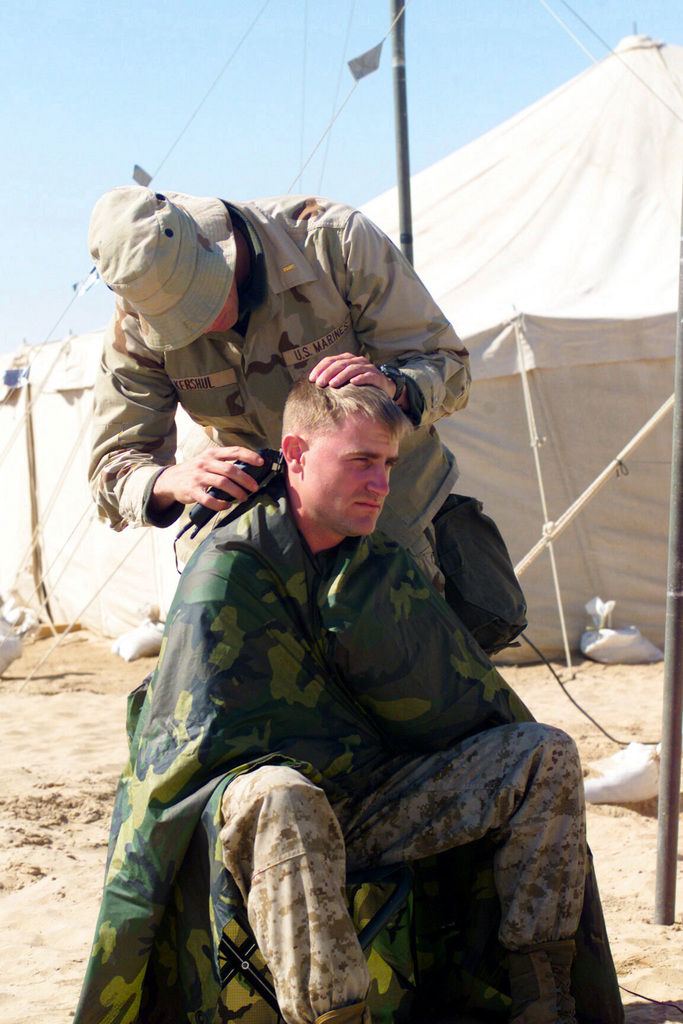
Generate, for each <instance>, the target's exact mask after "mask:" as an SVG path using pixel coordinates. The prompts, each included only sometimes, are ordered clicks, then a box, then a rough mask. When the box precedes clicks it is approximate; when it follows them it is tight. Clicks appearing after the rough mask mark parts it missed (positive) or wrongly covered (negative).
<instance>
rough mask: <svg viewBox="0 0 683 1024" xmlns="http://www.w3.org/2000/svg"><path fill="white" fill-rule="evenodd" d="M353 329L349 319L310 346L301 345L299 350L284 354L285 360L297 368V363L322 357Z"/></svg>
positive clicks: (287, 363) (312, 342) (295, 349)
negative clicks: (314, 357)
mask: <svg viewBox="0 0 683 1024" xmlns="http://www.w3.org/2000/svg"><path fill="white" fill-rule="evenodd" d="M350 329H351V317H350V316H349V317H347V318H346V320H344V322H343V323H341V324H339V326H338V327H334V328H333V329H332V330H331V331H330V332H329V334H323V336H322V338H318V339H317V340H316V341H311V342H309V344H308V345H300V346H299V348H292V349H290V350H289V352H283V353H282V355H283V358H284V360H285V364H286V365H287V366H295V365H296V363H305V362H306V360H307V359H311V358H312V357H313V356H319V355H322V353H323V352H324V351H325V349H327V348H330V346H331V345H334V344H335V343H336V342H337V341H339V339H340V338H343V337H344V335H345V334H348V333H349V330H350Z"/></svg>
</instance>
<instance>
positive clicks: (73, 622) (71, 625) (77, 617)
mask: <svg viewBox="0 0 683 1024" xmlns="http://www.w3.org/2000/svg"><path fill="white" fill-rule="evenodd" d="M146 536H147V531H146V530H143V531H142V534H141V536H140V537H138V539H137V540H136V541H135V543H134V544H133V546H132V547H131V548H130V549H129V550H128V551H127V552H126V554H125V555H124V556H123V558H122V559H121V561H120V562H118V563H117V564H116V565H115V566H114V568H113V569H112V571H111V572H110V573H109V575H108V576H107V577H106V579H105V580H103V582H102V583H101V584H100V586H99V587H98V588H97V590H96V591H95V593H94V594H92V595H91V597H89V598H88V600H87V601H86V603H85V604H84V605H83V607H82V608H81V609H80V611H79V612H78V614H77V615H75V616H74V618H73V619H72V620H71V622H70V623H69V625H68V626H67V628H66V629H65V630H64V632H63V633H60V635H59V636H58V637H57V640H56V641H55V643H54V644H53V645H52V647H51V648H50V650H49V651H48V652H47V654H46V655H45V657H43V658H41V660H40V661H39V662H38V664H37V665H36V666H35V667H34V669H33V671H32V672H30V673H29V675H27V676H26V678H25V679H24V681H23V682H22V684H21V686H20V687H19V689H18V690H17V693H21V691H22V690H23V689H24V687H25V686H26V684H27V683H30V682H31V680H32V679H33V678H34V676H35V675H36V673H37V672H38V671H39V670H40V669H41V668H42V667H43V665H44V664H45V662H46V661H47V660H48V658H51V657H52V655H53V654H54V652H55V651H56V650H57V648H58V647H59V645H60V644H61V643H62V641H63V640H64V639H65V638H66V637H67V636H68V635H69V633H70V632H71V630H72V629H73V628H74V626H75V625H76V623H77V622H78V621H79V620H80V619H81V618H82V616H83V614H84V612H86V611H87V610H88V608H89V607H90V605H91V604H92V603H93V601H94V600H95V598H97V597H99V595H100V594H101V593H102V591H103V590H104V588H105V587H106V586H107V584H108V583H110V582H111V580H112V579H113V578H114V576H115V575H116V573H117V572H118V571H119V569H120V568H121V567H122V566H123V565H124V563H125V562H126V561H127V560H128V559H129V558H130V556H131V555H132V554H133V552H134V551H135V550H136V549H137V548H138V547H139V545H140V544H141V542H142V541H143V540H144V539H145V537H146Z"/></svg>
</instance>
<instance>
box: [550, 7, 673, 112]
mask: <svg viewBox="0 0 683 1024" xmlns="http://www.w3.org/2000/svg"><path fill="white" fill-rule="evenodd" d="M539 3H540V4H542V5H543V7H545V9H546V11H548V13H549V14H551V15H552V16H553V18H554V19H555V21H556V22H557V23H558V24H559V25H561V26H562V28H563V29H564V30H565V32H566V33H567V34H568V35H569V36H570V37H571V38H572V39H573V40H574V42H575V43H576V44H577V46H579V47H580V49H582V50H583V52H584V53H585V54H586V55H587V56H588V57H590V59H591V60H592V61H593V63H594V64H599V63H600V61H598V60H597V59H596V58H595V57H594V56H593V54H592V53H590V52H589V51H588V50H587V49H586V47H585V46H584V45H583V43H581V42H580V41H579V40H578V39H577V38H576V36H575V35H574V33H573V32H572V31H571V30H570V29H569V28H568V27H567V25H565V23H564V22H563V21H562V19H561V18H560V17H559V15H557V14H556V13H555V11H553V9H552V8H551V7H550V6H549V4H548V3H547V2H546V0H539ZM560 3H562V4H563V5H564V6H565V7H566V8H567V10H568V11H570V12H571V14H573V15H574V17H575V18H577V19H578V21H580V22H581V24H582V25H583V26H584V28H587V29H588V31H589V32H590V33H591V35H593V36H595V38H596V39H597V41H598V42H599V43H601V44H602V46H604V47H605V49H606V50H607V52H608V53H609V54H611V56H612V57H616V58H617V60H618V61H619V63H620V64H622V65H623V66H624V67H625V68H626V70H627V71H628V72H629V73H630V74H631V75H633V77H634V78H635V79H636V81H638V82H640V84H641V85H642V86H643V88H644V89H647V91H648V92H649V93H650V95H651V96H654V98H655V99H656V100H657V102H658V103H661V104H662V106H663V107H665V109H666V110H668V111H669V113H670V114H673V116H674V117H675V118H676V120H677V121H680V122H681V124H683V117H681V115H680V113H679V112H678V111H677V110H674V108H673V107H672V106H670V105H669V104H668V103H667V102H666V100H665V99H662V97H661V96H660V95H659V94H658V93H656V92H655V91H654V89H653V88H652V86H651V85H649V84H648V83H647V82H646V81H645V79H644V78H641V77H640V75H639V74H638V73H637V71H634V70H633V68H632V67H631V66H630V65H629V64H627V63H626V61H625V60H623V58H622V56H621V54H620V53H617V52H616V50H613V49H612V47H611V46H610V45H609V43H607V42H605V40H604V39H603V38H602V37H601V36H599V35H598V33H597V32H596V31H595V29H594V28H592V27H591V26H590V25H589V24H588V22H587V21H586V20H585V18H582V17H581V15H580V14H579V13H578V11H575V10H574V8H573V7H571V6H570V4H568V3H567V0H560Z"/></svg>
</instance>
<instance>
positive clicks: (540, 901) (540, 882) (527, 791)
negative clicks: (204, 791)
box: [221, 722, 586, 1024]
mask: <svg viewBox="0 0 683 1024" xmlns="http://www.w3.org/2000/svg"><path fill="white" fill-rule="evenodd" d="M392 767H393V768H394V771H393V772H392V775H391V778H390V779H389V781H384V782H382V783H380V784H379V785H377V786H374V785H373V780H372V778H369V779H368V784H367V792H366V794H364V795H359V796H358V797H353V798H348V799H345V800H342V801H341V802H339V803H336V804H334V805H330V803H329V801H328V799H327V797H326V796H325V794H324V793H323V791H322V790H321V789H319V788H318V787H316V786H315V785H313V784H312V783H311V782H310V781H309V780H307V779H306V778H305V777H304V776H303V775H301V774H300V773H299V772H297V771H295V770H294V769H292V768H287V767H278V766H265V767H261V768H258V769H256V770H254V771H252V772H248V773H246V774H244V775H241V776H239V777H238V778H236V779H235V780H234V781H233V782H232V783H231V784H230V786H229V787H228V789H227V790H226V793H225V795H224V798H223V806H222V809H223V816H224V823H225V824H224V827H223V829H222V831H221V842H222V846H223V859H224V862H225V865H226V867H227V869H228V871H229V872H230V873H231V875H232V876H233V878H234V879H235V881H236V883H237V885H238V886H239V888H240V891H241V893H242V897H243V899H244V902H245V906H246V908H247V914H248V917H249V922H250V925H251V927H252V929H253V931H254V934H255V937H256V941H257V942H258V945H259V948H260V950H261V952H262V954H263V956H264V959H265V960H266V962H267V963H268V966H269V968H270V972H271V974H272V976H273V980H274V984H275V989H276V993H277V997H278V1001H279V1003H280V1008H281V1011H282V1014H283V1016H284V1017H285V1019H286V1020H287V1021H288V1022H289V1024H311V1022H313V1021H315V1020H316V1018H317V1017H319V1016H321V1015H322V1014H323V1013H326V1012H327V1011H329V1010H331V1009H333V1008H337V1007H341V1006H345V1005H350V1004H353V1003H357V1002H359V1001H360V1000H362V999H364V997H365V995H366V992H367V989H368V985H369V983H370V976H369V972H368V967H367V964H366V961H365V957H364V955H363V952H362V951H361V948H360V946H359V944H358V940H357V938H356V933H355V930H354V927H353V924H352V921H351V918H350V916H349V913H348V910H347V906H346V902H345V898H344V885H345V875H346V870H347V868H348V870H357V869H359V868H362V867H369V866H375V865H385V864H395V863H400V862H404V861H414V860H419V859H420V858H423V857H427V856H430V855H432V854H437V853H440V852H442V851H444V850H447V849H449V848H451V847H454V846H459V845H461V844H464V843H469V842H471V841H473V840H476V839H479V838H482V837H483V836H489V837H491V838H492V839H493V840H494V842H495V844H496V852H495V855H494V879H495V885H496V890H497V893H498V897H499V900H500V904H501V913H502V917H501V924H500V930H499V939H500V942H501V944H502V945H503V946H504V947H505V948H507V949H509V950H517V949H524V948H526V947H529V946H533V945H535V944H538V943H542V942H548V941H553V940H557V939H564V938H569V937H571V936H573V935H574V933H575V931H576V928H577V926H578V922H579V917H580V913H581V907H582V903H583V892H584V880H585V871H586V841H585V807H584V800H583V783H582V774H581V766H580V762H579V756H578V753H577V750H576V747H575V744H574V742H573V740H572V739H571V738H570V737H569V736H567V735H566V734H565V733H563V732H561V731H560V730H558V729H555V728H552V727H549V726H545V725H541V724H539V723H536V722H524V723H520V724H514V725H507V726H502V727H500V728H496V729H491V730H489V731H487V732H484V733H481V734H479V735H477V736H474V737H471V738H469V739H467V740H464V741H462V742H461V743H458V744H456V745H454V746H453V747H452V748H450V749H449V750H446V751H442V752H439V753H436V754H429V755H423V756H417V757H415V756H410V757H408V756H398V757H395V758H394V759H393V761H392Z"/></svg>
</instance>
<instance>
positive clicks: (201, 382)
mask: <svg viewBox="0 0 683 1024" xmlns="http://www.w3.org/2000/svg"><path fill="white" fill-rule="evenodd" d="M172 383H173V386H174V387H176V388H177V389H178V390H179V391H208V390H209V389H210V388H224V387H227V385H228V384H236V383H237V374H236V373H235V371H234V370H219V372H218V373H209V374H207V375H206V376H205V377H181V378H180V380H174V381H173V382H172Z"/></svg>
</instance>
